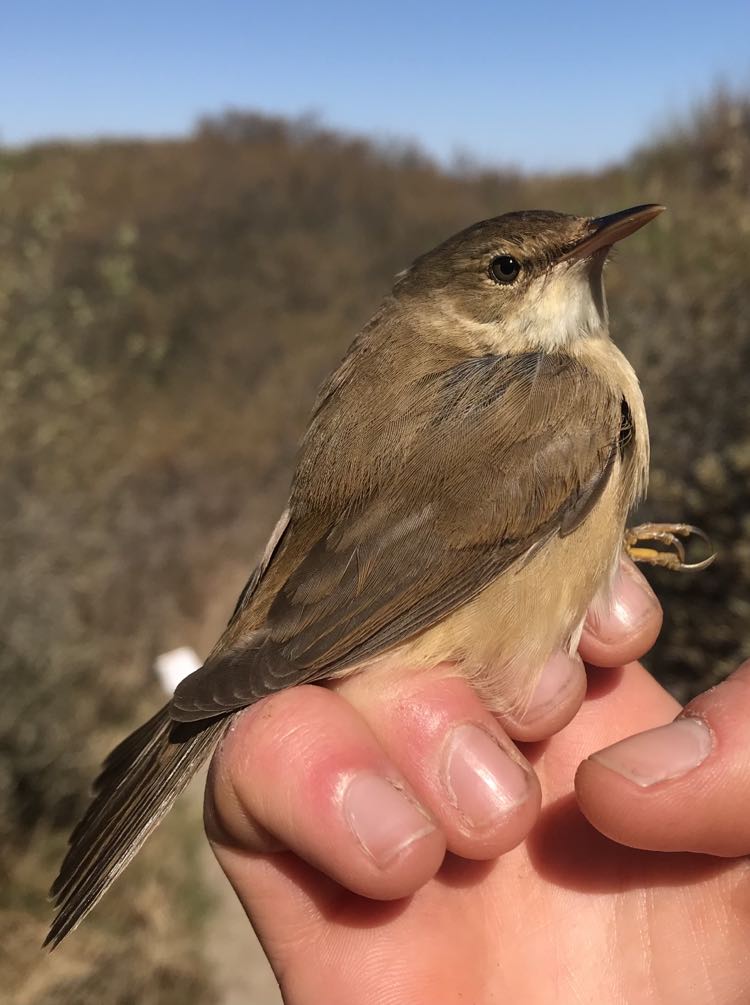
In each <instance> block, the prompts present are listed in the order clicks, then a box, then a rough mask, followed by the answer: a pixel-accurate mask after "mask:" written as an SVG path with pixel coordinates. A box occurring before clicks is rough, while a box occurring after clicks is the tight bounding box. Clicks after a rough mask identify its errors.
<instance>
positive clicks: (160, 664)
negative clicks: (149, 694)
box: [154, 646, 201, 698]
mask: <svg viewBox="0 0 750 1005" xmlns="http://www.w3.org/2000/svg"><path fill="white" fill-rule="evenodd" d="M200 665H201V661H200V660H199V659H198V654H197V653H196V652H195V650H194V649H191V648H190V646H180V647H179V649H170V650H169V652H168V653H162V654H161V656H157V657H156V662H155V663H154V672H155V674H156V676H157V677H158V678H159V683H160V684H161V686H162V687H163V688H164V690H165V691H166V692H167V694H168V695H169V696H170V698H171V696H172V695H173V694H174V692H175V688H176V687H177V685H178V684H179V683H180V681H182V680H185V678H186V677H189V676H190V674H191V673H193V671H194V670H197V669H198V667H199V666H200Z"/></svg>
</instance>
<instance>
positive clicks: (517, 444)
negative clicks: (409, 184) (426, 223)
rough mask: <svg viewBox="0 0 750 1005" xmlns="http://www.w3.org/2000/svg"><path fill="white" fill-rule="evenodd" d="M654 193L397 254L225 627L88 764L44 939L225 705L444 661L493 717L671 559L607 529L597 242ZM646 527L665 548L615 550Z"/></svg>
mask: <svg viewBox="0 0 750 1005" xmlns="http://www.w3.org/2000/svg"><path fill="white" fill-rule="evenodd" d="M662 209H663V207H661V206H653V205H651V206H637V207H635V208H634V209H628V210H624V211H623V212H620V213H614V214H613V215H611V216H605V217H600V218H596V219H590V218H583V217H575V216H566V215H563V214H561V213H553V212H545V211H528V212H519V213H508V214H507V215H505V216H500V217H497V218H495V219H492V220H486V221H484V222H482V223H478V224H475V225H474V226H472V227H469V228H468V229H467V230H464V231H462V232H461V233H460V234H457V235H456V236H454V237H452V238H450V239H449V240H448V241H446V242H445V243H444V244H441V245H440V246H439V247H438V248H436V249H435V250H433V251H431V252H429V253H428V254H426V255H423V256H422V257H421V258H418V259H417V260H416V261H415V262H414V264H413V265H412V266H411V268H409V269H407V270H406V271H405V272H403V273H401V274H400V275H399V276H398V278H397V281H396V285H395V287H394V289H393V292H392V294H391V295H390V296H389V297H387V299H386V300H385V301H384V303H383V304H382V306H381V307H380V309H379V310H378V311H377V313H376V314H375V316H374V317H373V318H372V320H371V321H370V322H369V323H368V324H367V325H366V326H365V327H364V329H363V330H362V331H361V333H360V334H359V335H358V336H357V338H356V339H355V341H354V343H353V344H352V346H351V348H350V349H349V351H348V353H347V355H346V356H345V358H344V360H343V361H342V363H341V364H340V366H339V367H338V369H337V370H336V371H335V372H334V373H333V375H332V376H331V377H330V378H329V380H328V381H327V383H326V384H325V385H324V387H323V388H322V390H321V392H320V394H319V396H318V399H317V402H316V404H315V407H314V411H313V414H312V418H311V421H310V425H309V428H308V430H307V433H306V434H305V437H304V439H303V441H302V445H301V449H300V454H299V460H298V464H297V470H296V473H295V475H294V480H293V484H292V488H291V493H290V497H289V504H288V507H287V509H286V510H285V512H284V514H283V515H282V517H281V519H280V520H279V522H278V524H277V525H276V529H275V530H274V532H273V535H272V536H271V540H270V541H269V543H268V546H267V548H266V550H265V554H264V555H263V558H262V560H261V562H260V565H259V566H258V568H257V569H256V570H255V572H254V573H253V575H252V577H251V578H250V581H249V582H248V584H247V586H246V587H245V589H244V591H243V593H242V595H241V596H240V599H239V601H238V603H237V607H236V609H235V611H234V614H233V615H232V618H231V620H230V622H229V625H228V627H227V629H226V631H225V632H224V634H223V635H222V637H221V638H220V639H219V641H218V643H217V644H216V646H215V648H214V650H213V652H212V653H211V654H210V656H209V657H208V659H207V660H206V662H205V664H204V665H203V666H202V667H201V669H199V670H197V671H196V672H195V673H194V674H192V675H191V676H190V677H188V678H187V679H186V680H184V681H183V682H182V684H181V685H180V686H179V687H178V688H177V691H176V693H175V695H174V698H173V699H172V701H171V702H170V703H169V704H168V705H167V706H166V707H165V708H163V709H162V710H161V711H160V712H158V713H157V714H156V715H155V716H154V717H153V718H152V719H151V720H149V721H148V722H147V723H145V725H143V726H141V728H140V729H138V730H137V731H136V732H135V733H133V734H132V735H131V736H129V737H128V738H127V739H126V740H124V741H123V742H122V743H121V744H120V745H119V746H118V747H117V748H116V749H115V750H114V751H113V752H112V753H111V754H110V756H109V757H108V758H107V761H106V762H105V764H104V767H103V770H102V773H101V775H100V776H99V778H98V780H97V782H96V786H95V794H94V798H93V801H92V803H91V805H90V806H89V809H88V811H87V812H86V815H85V816H84V818H83V820H82V821H81V823H80V824H79V825H78V826H77V827H76V829H75V831H74V833H73V835H72V837H71V841H70V849H69V851H68V854H67V856H66V858H65V861H64V862H63V864H62V868H61V870H60V875H59V876H58V878H57V880H56V881H55V884H54V886H53V888H52V896H53V897H54V900H55V903H56V906H57V908H58V913H57V916H56V918H55V920H54V922H53V924H52V927H51V930H50V933H49V935H48V937H47V942H48V943H51V944H53V945H55V944H57V943H58V942H59V941H60V940H61V939H62V938H63V937H64V936H65V935H66V934H67V933H68V932H69V931H70V930H71V929H72V928H74V927H75V926H76V925H77V924H78V923H79V921H80V920H81V919H82V918H83V917H84V916H85V915H86V914H87V913H88V911H89V910H90V909H91V908H92V907H93V906H94V904H95V903H96V902H97V901H98V899H99V898H100V897H101V896H102V894H103V893H104V891H105V890H106V889H107V888H108V887H109V885H110V884H111V883H112V881H113V880H114V879H115V878H116V877H117V876H118V875H119V873H120V872H122V870H123V869H124V868H125V866H126V865H127V864H128V862H129V861H130V860H131V859H132V858H133V856H134V855H135V853H136V852H137V851H138V849H139V848H140V846H141V844H142V843H143V841H144V840H145V839H146V837H147V836H148V835H149V833H150V832H151V831H152V830H153V829H154V828H155V827H156V825H157V824H158V823H159V821H160V820H161V819H162V817H163V816H164V814H165V813H166V812H167V811H168V810H169V808H170V806H171V805H172V803H173V801H174V799H175V798H176V796H177V795H178V794H179V793H180V792H181V791H182V789H183V788H184V787H185V785H186V784H187V782H188V781H189V780H190V778H191V777H192V775H193V774H194V773H195V771H196V769H197V768H198V767H199V766H200V765H201V763H202V762H203V761H204V760H205V759H206V757H207V756H208V755H209V754H210V752H211V751H212V750H213V748H214V746H215V745H216V743H217V741H218V740H219V738H220V737H221V735H222V733H224V731H225V730H226V729H227V726H228V725H229V723H230V722H231V720H232V718H233V716H234V715H235V714H236V713H237V712H238V711H239V710H240V709H242V708H244V707H245V706H247V705H251V704H252V703H253V702H255V701H258V700H259V699H260V698H263V697H264V696H265V695H269V694H273V693H274V692H276V691H279V690H281V689H283V688H287V687H293V686H294V685H295V684H301V683H305V682H306V683H310V682H323V681H325V680H326V679H328V678H331V677H339V676H341V675H344V674H349V673H353V672H354V671H360V670H362V669H364V668H367V670H368V673H371V672H380V673H387V672H398V673H404V672H408V670H409V669H414V668H424V667H433V666H436V665H438V664H441V663H448V664H450V666H451V672H452V673H455V674H459V673H460V674H463V675H465V676H466V677H467V678H469V679H470V680H471V681H472V682H473V683H474V685H475V686H476V687H477V688H478V690H479V692H480V694H481V695H482V697H483V698H484V700H485V701H486V702H487V703H488V705H489V706H490V707H492V708H494V709H497V710H501V709H506V710H507V709H509V708H512V707H519V706H522V705H523V703H524V702H525V701H526V700H527V699H528V697H529V696H530V694H531V693H532V691H533V688H534V685H535V683H536V681H537V679H538V675H539V673H540V671H541V668H542V667H543V665H544V663H545V661H546V660H547V658H548V657H549V656H550V655H551V654H552V653H553V652H554V651H555V650H557V649H560V648H561V647H567V648H569V649H570V650H574V649H575V648H576V646H577V643H578V639H579V636H580V633H581V628H582V624H583V619H584V617H585V614H586V610H587V608H588V607H589V606H590V605H591V604H592V603H594V602H599V603H606V602H607V598H608V591H609V589H610V585H611V583H612V581H613V578H614V573H615V570H616V568H617V564H618V560H619V557H620V554H621V552H622V549H623V547H628V548H629V550H630V551H631V554H633V556H634V557H635V558H639V559H645V560H652V561H656V562H659V563H660V564H665V565H669V566H671V567H674V568H685V567H687V566H685V564H684V552H683V550H682V547H681V543H680V541H679V540H678V538H679V536H681V535H682V536H684V535H687V534H688V533H689V532H690V530H691V528H688V527H687V526H685V525H673V526H671V527H670V526H664V527H662V526H658V525H652V526H649V527H646V528H644V529H639V531H636V532H629V534H628V535H627V538H626V532H625V521H626V518H627V515H628V512H629V510H630V509H631V507H632V506H633V504H634V503H635V502H636V501H637V500H638V499H639V498H640V497H641V496H642V495H643V493H644V491H645V488H646V481H647V475H648V459H649V440H648V430H647V425H646V414H645V410H644V405H643V398H642V395H641V392H640V389H639V386H638V380H637V378H636V376H635V373H634V372H633V370H632V368H631V366H630V364H629V363H628V362H627V360H626V359H625V357H624V356H623V355H622V353H621V352H620V351H619V349H617V347H616V346H615V345H614V344H613V343H612V342H611V341H610V338H609V327H608V317H607V308H606V302H605V296H604V288H603V282H602V269H603V266H604V262H605V259H606V258H607V253H608V251H609V249H610V247H611V246H612V245H613V244H614V243H615V242H616V241H619V240H620V239H621V238H623V237H627V236H628V235H629V234H632V233H633V232H634V231H635V230H638V228H639V227H642V226H643V225H644V224H646V223H648V222H649V221H650V220H653V219H654V217H656V216H657V215H658V214H659V213H660V212H661V211H662ZM644 538H653V539H656V540H661V541H665V542H666V543H667V544H669V545H671V546H672V547H673V548H674V551H673V552H663V551H662V552H657V551H654V550H651V549H646V548H638V547H637V542H638V540H639V539H644Z"/></svg>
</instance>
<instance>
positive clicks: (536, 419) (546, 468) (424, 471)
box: [171, 352, 623, 721]
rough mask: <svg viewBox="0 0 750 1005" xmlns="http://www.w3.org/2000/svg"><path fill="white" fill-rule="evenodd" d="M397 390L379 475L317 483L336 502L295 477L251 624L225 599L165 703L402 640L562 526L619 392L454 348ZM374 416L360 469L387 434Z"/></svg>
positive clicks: (616, 422)
mask: <svg viewBox="0 0 750 1005" xmlns="http://www.w3.org/2000/svg"><path fill="white" fill-rule="evenodd" d="M411 391H412V397H411V408H410V412H409V413H408V421H409V423H410V425H409V429H408V436H407V437H406V439H408V440H409V442H410V445H411V448H410V451H409V453H408V454H407V455H406V456H405V457H404V458H403V461H402V462H401V464H400V466H399V467H398V469H397V471H396V473H395V474H394V475H393V477H391V478H389V479H387V480H384V479H382V478H378V477H375V476H373V478H372V479H370V480H369V481H367V482H366V484H365V485H363V486H362V490H361V491H360V494H355V493H351V492H350V493H348V494H346V493H344V494H343V495H342V493H341V492H337V490H338V489H339V488H340V486H332V487H331V488H330V491H329V498H330V499H331V500H332V501H333V500H338V504H337V505H336V506H334V505H333V504H332V505H331V506H330V507H328V508H326V507H322V506H319V507H318V508H317V509H315V510H313V511H312V512H310V511H307V510H306V509H305V500H306V499H308V498H314V497H315V498H319V496H320V487H319V486H315V490H314V491H310V492H308V491H307V487H306V485H305V484H300V483H299V479H298V482H297V483H296V484H295V489H294V491H293V494H292V504H291V509H290V517H289V522H288V524H286V525H285V530H284V531H283V535H281V536H280V538H279V539H277V541H276V543H275V545H274V549H273V550H272V554H270V556H269V560H268V562H267V568H265V569H264V573H263V577H264V578H263V579H261V581H260V583H257V584H254V585H256V586H257V596H258V597H259V598H264V599H262V600H260V601H259V602H260V603H262V604H264V605H265V610H264V612H263V623H262V626H261V627H260V628H259V627H258V620H257V617H258V616H257V610H256V612H255V620H254V622H253V632H252V633H249V632H248V631H247V630H246V628H245V627H244V625H243V617H244V616H245V613H246V612H245V611H244V610H243V609H242V608H240V610H239V617H238V618H237V619H235V622H233V623H232V624H231V625H230V629H229V631H228V633H227V636H226V637H225V639H224V640H223V642H222V643H220V645H219V646H218V647H217V650H216V651H215V652H214V654H212V657H211V659H210V660H209V661H208V662H207V663H206V664H205V666H204V667H203V668H202V669H201V670H199V671H197V672H196V674H194V675H192V676H191V677H189V678H187V680H186V681H184V682H183V683H182V684H181V685H180V687H179V688H178V690H177V693H176V695H175V698H174V701H173V704H172V710H171V711H172V715H173V716H174V718H176V719H178V720H183V721H190V720H192V719H196V718H201V717H205V716H208V715H216V714H219V713H221V712H225V711H228V710H230V709H232V708H239V707H242V706H243V705H246V704H249V703H250V702H252V701H254V700H256V699H257V698H258V697H260V696H262V695H263V694H267V693H271V692H272V691H275V690H278V689H279V688H280V687H286V686H289V685H290V684H294V683H301V682H304V681H315V680H320V679H323V678H325V677H327V676H329V675H331V674H334V673H337V672H339V671H340V670H343V669H346V668H347V666H352V665H355V664H357V663H361V662H362V661H364V660H368V659H371V658H375V657H376V656H378V655H379V654H381V653H383V652H385V651H387V650H388V649H390V648H393V647H395V646H397V645H399V644H401V643H403V642H405V641H407V640H408V639H410V638H412V637H414V636H416V635H418V634H419V633H420V632H422V631H424V630H425V629H427V628H429V627H431V626H432V625H434V624H435V623H436V622H438V621H439V620H441V619H442V618H444V617H446V616H447V615H448V614H449V613H450V612H451V611H453V610H455V609H457V608H458V607H460V606H461V605H463V604H465V603H466V602H468V601H469V600H470V599H472V598H473V597H475V596H476V595H477V594H478V593H479V592H481V591H482V590H483V589H484V588H486V587H487V586H488V585H489V584H490V583H491V582H492V581H493V580H494V579H495V578H496V577H497V576H498V575H500V574H502V573H503V572H505V571H506V570H507V569H508V568H510V567H511V566H512V565H513V564H514V563H515V562H518V561H520V560H522V559H523V556H524V555H526V554H527V553H528V551H529V549H530V548H532V547H533V546H535V545H537V544H538V543H539V542H541V541H543V540H544V539H546V538H548V537H550V536H551V535H553V534H558V533H560V534H565V533H570V532H571V531H572V530H573V529H575V527H576V526H578V525H579V524H580V523H581V522H582V521H583V520H584V519H585V518H586V516H587V514H588V513H589V512H590V510H591V508H592V507H593V506H594V505H595V503H596V501H597V499H598V498H599V497H600V495H601V493H602V491H603V490H604V488H605V486H606V484H607V481H608V479H609V476H610V473H611V471H612V467H613V463H614V459H615V457H616V456H617V451H618V449H619V448H620V434H621V423H622V415H623V411H622V405H621V400H620V399H619V398H618V397H617V396H616V395H614V394H613V392H612V391H611V390H610V388H609V387H608V386H607V385H606V384H605V383H604V382H603V381H601V380H600V379H599V378H597V377H596V376H595V375H594V374H593V373H592V372H591V371H590V370H588V369H586V368H585V367H584V366H583V365H582V364H581V363H579V362H577V361H576V360H574V359H573V358H572V357H570V356H567V355H562V354H561V355H550V354H547V353H542V352H531V353H523V354H517V355H512V356H490V355H488V356H483V357H476V358H473V359H469V360H466V359H464V360H461V361H460V362H458V363H456V364H455V365H453V366H449V367H446V368H445V369H443V370H438V371H437V372H434V373H425V374H421V375H420V376H419V377H418V378H417V379H416V380H415V381H414V382H413V384H412V387H411ZM436 403H437V407H436ZM317 417H318V418H320V413H318V415H317ZM376 432H377V431H376V430H375V431H373V432H372V441H373V459H372V468H373V471H375V470H376V467H377V464H378V462H379V460H380V454H381V453H382V452H383V451H384V450H387V449H388V443H389V437H390V441H392V440H393V433H392V431H389V430H386V431H385V432H383V434H382V438H381V440H378V438H377V435H376ZM402 432H403V430H402ZM404 438H405V437H404V436H403V435H402V436H401V437H400V439H399V440H398V443H399V449H403V441H404ZM303 461H304V458H303ZM340 466H341V465H339V467H340ZM381 466H382V467H384V466H386V463H385V462H382V461H381ZM301 470H302V471H304V470H305V465H304V463H303V464H302V465H301ZM336 470H337V468H336V466H335V465H332V466H331V468H329V469H328V471H327V472H325V475H328V476H330V475H331V473H332V472H333V473H335V471H336ZM323 476H324V474H321V475H320V477H323ZM306 477H308V478H309V477H311V475H310V473H309V468H308V474H307V476H306ZM264 584H267V587H268V588H265V589H264ZM251 608H252V605H251Z"/></svg>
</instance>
